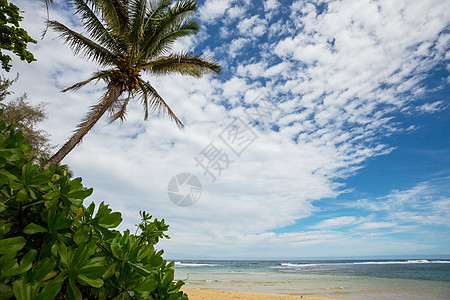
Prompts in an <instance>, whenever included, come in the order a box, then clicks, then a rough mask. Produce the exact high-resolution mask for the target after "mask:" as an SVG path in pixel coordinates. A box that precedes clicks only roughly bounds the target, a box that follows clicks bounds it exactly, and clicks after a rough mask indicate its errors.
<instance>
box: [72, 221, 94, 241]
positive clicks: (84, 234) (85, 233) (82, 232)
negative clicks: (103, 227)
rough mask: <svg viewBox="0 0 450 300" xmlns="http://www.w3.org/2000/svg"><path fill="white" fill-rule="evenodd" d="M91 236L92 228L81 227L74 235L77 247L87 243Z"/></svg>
mask: <svg viewBox="0 0 450 300" xmlns="http://www.w3.org/2000/svg"><path fill="white" fill-rule="evenodd" d="M90 234H91V228H90V227H89V226H87V225H81V226H80V227H78V229H77V231H75V233H74V235H73V241H74V242H75V243H77V245H79V244H81V243H86V242H87V241H88V240H89V238H90Z"/></svg>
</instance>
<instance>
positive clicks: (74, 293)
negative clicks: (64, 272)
mask: <svg viewBox="0 0 450 300" xmlns="http://www.w3.org/2000/svg"><path fill="white" fill-rule="evenodd" d="M66 297H67V298H66V299H67V300H83V296H82V295H81V292H80V290H79V289H78V287H77V286H76V285H75V283H74V282H72V280H69V285H68V286H67V295H66Z"/></svg>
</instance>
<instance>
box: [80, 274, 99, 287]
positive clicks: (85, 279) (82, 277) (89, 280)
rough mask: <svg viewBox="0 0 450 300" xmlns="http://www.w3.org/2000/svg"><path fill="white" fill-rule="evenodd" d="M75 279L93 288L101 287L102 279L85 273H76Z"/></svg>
mask: <svg viewBox="0 0 450 300" xmlns="http://www.w3.org/2000/svg"><path fill="white" fill-rule="evenodd" d="M77 281H78V282H80V283H81V284H82V285H90V286H93V287H95V288H101V287H102V286H103V280H102V279H101V278H97V279H92V278H89V277H87V276H85V275H81V274H80V275H78V277H77Z"/></svg>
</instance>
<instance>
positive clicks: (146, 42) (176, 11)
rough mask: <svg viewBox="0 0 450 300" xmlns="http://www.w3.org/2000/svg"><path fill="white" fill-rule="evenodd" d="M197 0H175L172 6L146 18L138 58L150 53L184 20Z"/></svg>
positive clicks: (193, 10)
mask: <svg viewBox="0 0 450 300" xmlns="http://www.w3.org/2000/svg"><path fill="white" fill-rule="evenodd" d="M196 5H197V1H192V0H187V1H177V3H176V4H175V6H174V7H173V8H170V7H168V8H166V9H164V10H163V11H162V12H164V14H162V15H161V16H159V17H158V18H156V19H149V18H147V19H146V23H147V24H146V27H145V34H144V38H143V43H142V44H141V51H140V53H139V56H138V60H140V59H141V58H142V57H143V56H144V55H148V53H152V52H153V51H152V48H153V47H155V45H158V44H159V41H161V40H162V39H163V38H164V37H165V36H167V35H168V34H169V33H170V32H171V31H175V30H176V29H177V28H180V26H181V25H182V24H183V23H184V22H185V21H186V19H187V18H189V17H190V16H192V15H193V14H194V13H195V12H196V10H197V6H196Z"/></svg>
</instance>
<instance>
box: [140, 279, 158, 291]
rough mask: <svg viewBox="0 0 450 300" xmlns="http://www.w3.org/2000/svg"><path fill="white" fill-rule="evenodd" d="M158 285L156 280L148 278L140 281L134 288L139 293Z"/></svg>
mask: <svg viewBox="0 0 450 300" xmlns="http://www.w3.org/2000/svg"><path fill="white" fill-rule="evenodd" d="M157 287H158V281H156V280H155V279H153V278H148V279H146V280H144V281H143V282H141V283H140V284H139V285H138V286H137V287H136V288H134V290H135V291H136V292H139V293H143V292H153V291H154V290H155V289H156V288H157Z"/></svg>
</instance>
